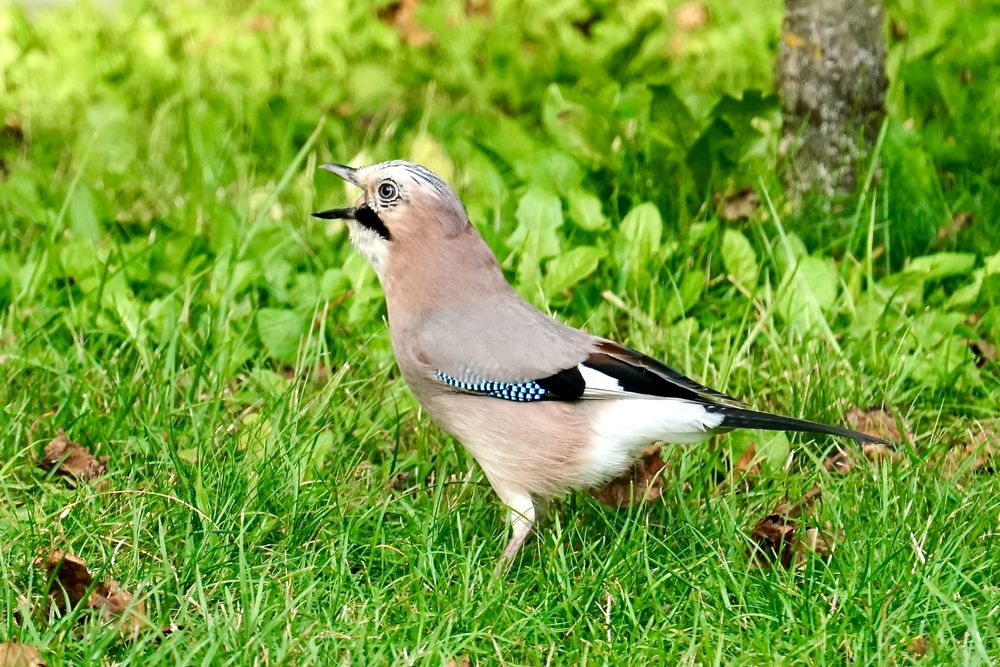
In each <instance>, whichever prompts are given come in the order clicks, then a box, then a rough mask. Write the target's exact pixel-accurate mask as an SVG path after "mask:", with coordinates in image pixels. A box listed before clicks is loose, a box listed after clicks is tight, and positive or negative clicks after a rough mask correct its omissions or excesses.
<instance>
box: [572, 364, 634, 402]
mask: <svg viewBox="0 0 1000 667" xmlns="http://www.w3.org/2000/svg"><path fill="white" fill-rule="evenodd" d="M577 368H578V369H579V370H580V375H581V376H582V377H583V382H584V389H583V398H607V397H608V394H609V393H610V394H622V393H624V392H625V390H624V389H622V386H621V384H620V383H619V382H618V380H617V379H615V378H613V377H611V376H610V375H606V374H604V373H602V372H601V371H599V370H597V369H595V368H590V367H589V366H584V365H583V364H580V365H579V366H577Z"/></svg>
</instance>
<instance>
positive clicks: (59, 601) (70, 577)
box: [35, 549, 94, 612]
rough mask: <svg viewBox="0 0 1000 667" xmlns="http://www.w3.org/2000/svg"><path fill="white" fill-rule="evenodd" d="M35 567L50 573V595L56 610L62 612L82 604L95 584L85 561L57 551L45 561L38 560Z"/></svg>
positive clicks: (59, 550)
mask: <svg viewBox="0 0 1000 667" xmlns="http://www.w3.org/2000/svg"><path fill="white" fill-rule="evenodd" d="M35 565H36V566H37V567H40V568H44V569H45V571H46V572H47V573H48V578H49V581H50V582H51V583H50V584H49V595H50V596H51V597H52V601H53V602H54V603H55V605H56V608H57V609H59V610H60V611H62V612H65V611H67V610H68V609H72V608H74V607H76V606H77V605H78V604H80V601H81V600H83V599H84V597H86V595H87V590H88V589H89V588H90V586H91V585H92V584H93V583H94V577H93V576H92V575H91V574H90V570H88V569H87V564H86V563H84V562H83V559H81V558H78V557H77V556H74V555H73V554H68V553H66V552H65V551H63V550H62V549H56V550H55V551H53V552H52V553H50V554H49V555H48V557H47V558H45V560H42V559H38V560H36V561H35Z"/></svg>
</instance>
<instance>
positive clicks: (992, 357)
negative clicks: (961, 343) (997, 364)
mask: <svg viewBox="0 0 1000 667" xmlns="http://www.w3.org/2000/svg"><path fill="white" fill-rule="evenodd" d="M969 348H970V349H971V350H972V354H973V356H975V358H976V368H983V367H984V366H986V364H992V363H993V362H994V361H996V360H997V346H996V345H994V344H993V343H991V342H989V341H988V340H974V341H972V342H971V343H969Z"/></svg>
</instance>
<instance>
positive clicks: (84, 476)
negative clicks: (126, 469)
mask: <svg viewBox="0 0 1000 667" xmlns="http://www.w3.org/2000/svg"><path fill="white" fill-rule="evenodd" d="M38 464H39V465H40V466H41V467H43V468H45V469H46V470H55V471H56V472H57V473H58V474H60V475H62V476H64V477H68V478H69V479H72V480H74V481H82V482H86V481H89V480H92V479H94V478H96V477H100V476H101V475H103V474H104V473H106V472H107V471H108V465H107V464H108V457H107V456H102V457H101V458H100V459H96V458H94V455H93V454H91V453H90V452H89V451H87V449H86V448H85V447H83V445H80V444H79V443H76V442H71V441H70V439H69V438H67V437H66V433H65V432H64V431H63V430H62V429H59V434H58V435H56V437H55V438H53V439H52V442H50V443H49V444H47V445H46V446H45V455H44V456H43V457H42V459H41V460H40V461H39V462H38Z"/></svg>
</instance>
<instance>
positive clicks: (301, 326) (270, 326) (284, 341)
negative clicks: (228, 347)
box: [257, 308, 308, 362]
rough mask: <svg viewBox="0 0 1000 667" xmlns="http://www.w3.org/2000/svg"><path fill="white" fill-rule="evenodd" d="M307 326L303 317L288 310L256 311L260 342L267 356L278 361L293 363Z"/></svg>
mask: <svg viewBox="0 0 1000 667" xmlns="http://www.w3.org/2000/svg"><path fill="white" fill-rule="evenodd" d="M307 324H308V322H307V318H306V317H305V316H304V315H301V314H299V313H296V312H295V311H294V310H291V309H288V308H261V309H260V310H259V311H257V333H258V335H260V340H261V342H262V343H263V344H264V349H265V350H266V351H267V354H268V356H270V357H272V358H273V359H277V360H279V361H286V362H292V361H295V353H296V352H297V351H298V348H299V341H300V340H301V339H302V336H303V335H304V334H305V332H306V326H307Z"/></svg>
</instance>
